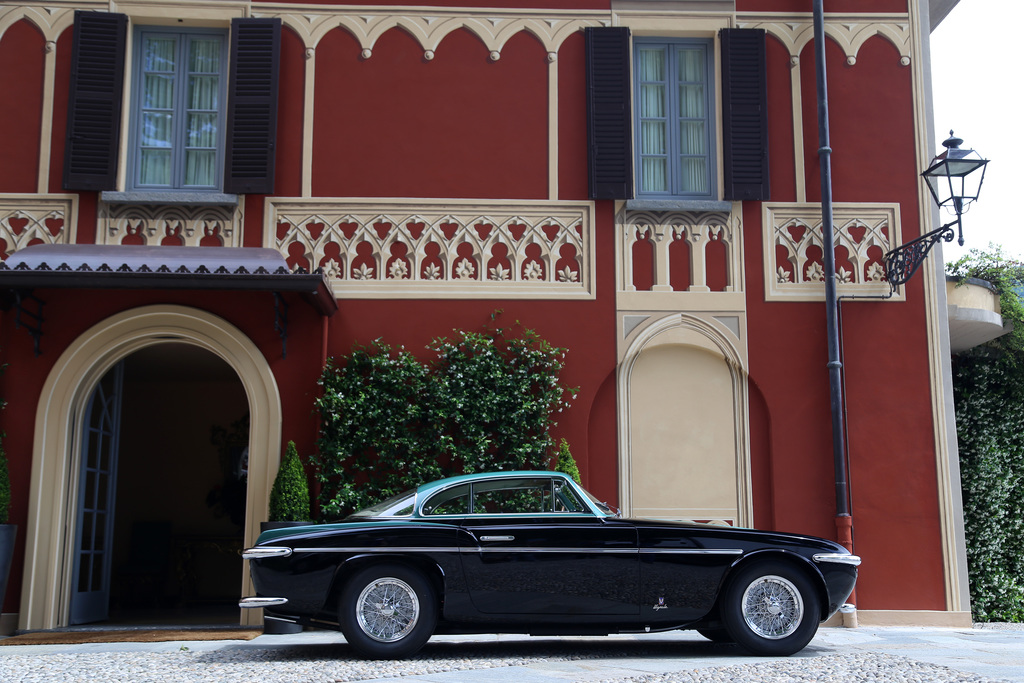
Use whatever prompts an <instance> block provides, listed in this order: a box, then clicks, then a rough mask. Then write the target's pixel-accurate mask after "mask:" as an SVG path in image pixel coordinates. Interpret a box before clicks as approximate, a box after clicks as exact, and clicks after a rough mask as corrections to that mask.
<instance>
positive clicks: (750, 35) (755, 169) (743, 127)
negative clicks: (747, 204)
mask: <svg viewBox="0 0 1024 683" xmlns="http://www.w3.org/2000/svg"><path fill="white" fill-rule="evenodd" d="M721 36H722V119H723V120H722V138H723V143H724V151H725V169H724V171H725V172H724V175H725V187H724V188H723V195H724V197H725V198H726V199H731V200H737V201H739V200H753V201H757V200H767V199H769V198H770V186H769V182H768V115H767V113H768V85H767V64H766V60H765V32H764V30H763V29H746V28H727V29H722V32H721Z"/></svg>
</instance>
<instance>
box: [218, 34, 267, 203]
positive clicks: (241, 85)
mask: <svg viewBox="0 0 1024 683" xmlns="http://www.w3.org/2000/svg"><path fill="white" fill-rule="evenodd" d="M280 56H281V20H280V19H233V20H232V21H231V78H230V80H229V81H228V116H227V131H226V133H225V139H226V140H227V151H226V154H225V156H226V160H225V165H224V191H225V192H232V193H238V194H248V193H255V194H272V193H273V192H274V148H275V144H276V141H277V88H278V71H279V64H280Z"/></svg>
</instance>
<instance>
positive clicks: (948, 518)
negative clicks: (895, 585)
mask: <svg viewBox="0 0 1024 683" xmlns="http://www.w3.org/2000/svg"><path fill="white" fill-rule="evenodd" d="M921 11H922V9H921V6H920V5H919V4H918V3H911V14H910V19H911V26H912V29H913V30H912V35H913V36H914V38H915V39H914V43H913V47H914V68H913V69H912V70H911V83H912V87H913V92H914V128H915V138H916V142H917V144H916V148H917V164H918V168H919V169H921V168H926V167H927V165H928V163H929V161H930V160H931V158H932V155H933V154H934V144H935V143H934V139H935V138H934V137H933V135H934V133H933V131H932V120H931V116H930V112H931V102H932V98H931V90H930V87H929V74H928V70H929V69H930V64H929V61H928V59H927V58H926V54H927V53H926V50H925V48H926V41H927V40H928V35H929V33H930V28H929V25H928V22H927V21H922V18H921ZM940 139H941V138H940ZM917 192H918V199H917V201H918V206H919V207H921V212H920V215H921V227H920V229H921V234H924V233H926V232H929V231H930V230H932V228H933V221H934V220H935V218H936V217H937V216H938V209H937V208H936V207H935V206H934V205H933V203H932V198H931V196H930V194H929V192H928V191H927V190H926V188H925V184H924V183H923V182H921V181H918V185H917ZM942 266H943V261H942V247H941V244H940V245H939V248H938V249H936V250H935V254H934V255H933V256H932V257H931V258H929V259H926V260H925V263H924V266H923V268H922V273H921V275H922V276H923V277H924V305H925V320H926V324H927V330H928V372H929V378H930V384H931V398H932V424H933V425H934V430H935V468H936V477H937V485H938V492H937V493H938V503H939V529H940V533H941V543H942V554H943V571H944V578H945V587H946V609H948V610H949V611H950V612H952V613H959V614H966V616H967V621H968V623H969V620H970V613H969V612H963V611H962V610H964V609H968V610H969V609H970V605H971V602H970V600H971V597H970V587H969V583H968V567H967V547H966V538H965V532H964V515H963V500H962V497H961V493H960V463H959V453H958V450H957V441H956V424H955V416H954V415H953V414H952V413H953V385H952V376H951V372H952V371H951V368H950V365H951V360H950V350H949V319H948V310H947V308H946V300H945V278H944V277H942V276H941V272H942Z"/></svg>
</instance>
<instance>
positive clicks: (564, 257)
mask: <svg viewBox="0 0 1024 683" xmlns="http://www.w3.org/2000/svg"><path fill="white" fill-rule="evenodd" d="M592 213H593V205H592V204H590V203H589V202H548V201H518V202H487V201H473V200H442V201H438V200H429V199H400V200H399V199H393V200H372V199H344V198H314V199H300V198H285V197H272V198H269V199H268V200H267V204H266V220H265V225H266V230H265V235H266V238H265V240H264V246H267V247H273V248H276V249H278V250H280V251H281V253H283V254H284V255H285V258H286V259H288V264H289V266H291V267H292V268H296V267H301V268H305V269H309V270H313V269H317V268H322V269H323V270H324V272H326V273H327V274H328V276H329V278H330V282H331V284H332V287H333V289H334V293H335V295H336V296H338V297H339V298H341V297H347V298H374V297H379V298H420V299H422V298H439V297H443V298H491V297H501V298H506V299H516V298H519V299H549V298H583V299H590V298H593V296H594V248H593V241H594V237H593V232H594V226H593V218H592Z"/></svg>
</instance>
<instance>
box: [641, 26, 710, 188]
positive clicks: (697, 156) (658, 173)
mask: <svg viewBox="0 0 1024 683" xmlns="http://www.w3.org/2000/svg"><path fill="white" fill-rule="evenodd" d="M633 50H634V52H633V66H634V76H635V78H634V83H635V93H634V97H635V100H634V115H635V117H636V125H635V126H634V128H635V131H636V133H635V135H636V145H635V150H636V152H635V154H636V169H637V170H636V174H637V183H636V185H637V187H636V190H637V191H636V195H637V197H643V198H648V199H717V192H716V187H715V184H716V178H717V171H716V168H715V156H716V155H715V144H714V143H715V140H716V137H715V127H714V116H713V111H714V109H713V107H712V103H713V102H714V92H713V86H712V84H713V81H712V78H711V73H712V64H713V60H712V56H713V52H712V41H710V40H700V39H679V40H664V39H647V38H637V39H635V40H634V47H633Z"/></svg>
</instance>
